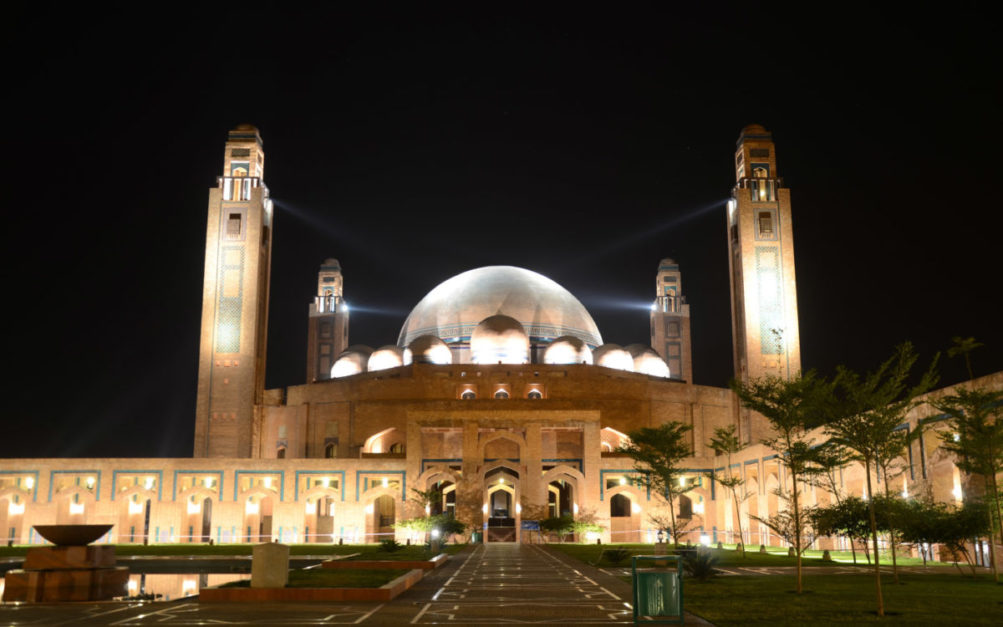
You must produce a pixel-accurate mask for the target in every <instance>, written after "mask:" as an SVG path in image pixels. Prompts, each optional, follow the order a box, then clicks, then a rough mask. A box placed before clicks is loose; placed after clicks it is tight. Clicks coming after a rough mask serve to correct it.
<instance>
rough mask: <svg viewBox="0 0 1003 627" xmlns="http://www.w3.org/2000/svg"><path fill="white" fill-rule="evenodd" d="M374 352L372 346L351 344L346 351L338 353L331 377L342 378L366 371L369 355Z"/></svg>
mask: <svg viewBox="0 0 1003 627" xmlns="http://www.w3.org/2000/svg"><path fill="white" fill-rule="evenodd" d="M372 353H373V349H372V348H370V347H368V346H364V345H362V344H356V345H354V346H349V347H348V349H347V350H345V352H343V353H342V354H340V355H338V359H337V360H335V362H334V365H333V366H331V378H332V379H340V378H341V377H350V376H352V375H353V374H359V373H360V372H365V371H366V366H367V365H368V363H369V356H370V355H371V354H372Z"/></svg>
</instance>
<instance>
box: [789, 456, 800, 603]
mask: <svg viewBox="0 0 1003 627" xmlns="http://www.w3.org/2000/svg"><path fill="white" fill-rule="evenodd" d="M791 485H792V486H793V489H792V490H791V503H792V504H793V505H794V553H795V559H796V561H795V562H794V564H795V570H796V571H797V577H798V583H797V588H796V590H797V593H798V594H801V591H802V589H801V512H800V510H799V509H798V476H797V475H796V474H794V473H791Z"/></svg>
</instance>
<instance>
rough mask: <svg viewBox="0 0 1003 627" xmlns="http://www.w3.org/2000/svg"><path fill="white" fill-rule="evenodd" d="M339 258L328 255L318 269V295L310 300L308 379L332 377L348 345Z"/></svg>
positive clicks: (345, 307) (346, 312)
mask: <svg viewBox="0 0 1003 627" xmlns="http://www.w3.org/2000/svg"><path fill="white" fill-rule="evenodd" d="M343 289H344V279H343V277H342V276H341V264H339V263H338V260H337V259H325V260H324V263H323V264H321V266H320V272H318V273H317V295H316V296H314V299H313V302H312V303H310V318H309V327H308V330H307V349H306V380H307V383H309V382H311V381H321V380H323V379H330V378H331V366H333V365H334V360H335V359H337V358H338V355H339V354H340V353H341V352H342V351H344V350H345V348H347V347H348V305H347V304H346V303H345V298H344V294H343Z"/></svg>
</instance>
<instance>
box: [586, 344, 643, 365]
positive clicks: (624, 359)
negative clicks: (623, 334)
mask: <svg viewBox="0 0 1003 627" xmlns="http://www.w3.org/2000/svg"><path fill="white" fill-rule="evenodd" d="M593 357H594V358H595V363H596V365H597V366H605V367H607V368H613V369H615V370H626V371H627V372H633V371H634V358H633V357H631V356H630V353H628V352H627V350H626V349H625V348H624V347H622V346H620V345H619V344H603V345H602V346H600V347H599V348H597V349H596V352H595V353H594V355H593Z"/></svg>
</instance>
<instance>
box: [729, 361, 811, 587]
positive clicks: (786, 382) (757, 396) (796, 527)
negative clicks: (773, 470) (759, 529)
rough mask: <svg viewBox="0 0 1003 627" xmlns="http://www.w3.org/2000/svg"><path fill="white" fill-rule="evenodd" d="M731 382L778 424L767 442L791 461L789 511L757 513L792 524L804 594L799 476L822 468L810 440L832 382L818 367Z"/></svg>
mask: <svg viewBox="0 0 1003 627" xmlns="http://www.w3.org/2000/svg"><path fill="white" fill-rule="evenodd" d="M731 388H732V389H733V390H734V391H735V394H737V395H738V398H739V400H740V401H741V402H742V405H743V406H744V407H747V408H748V409H751V410H753V411H755V412H758V413H759V414H761V415H762V416H763V417H764V418H766V419H767V420H768V421H769V422H770V425H771V426H772V427H773V432H774V435H773V436H772V437H769V438H765V439H763V441H762V442H763V444H765V445H766V446H768V447H770V448H772V449H773V450H775V451H776V452H777V454H778V457H779V459H780V462H781V463H782V464H783V465H784V466H786V467H787V470H788V474H789V475H790V478H791V492H790V494H789V495H788V494H787V493H786V492H785V490H784V488H785V486H784V485H781V487H780V488H779V489H778V491H777V495H778V496H780V497H782V498H783V499H784V500H785V501H787V502H789V503H790V506H791V511H790V513H789V514H784V515H781V514H778V515H777V517H776V520H773V518H774V517H771V518H770V519H767V520H762V519H757V520H760V521H761V522H763V523H764V524H766V525H767V526H770V527H771V528H774V529H775V528H777V527H780V528H783V527H785V526H787V525H789V526H790V527H791V532H790V537H791V539H792V540H793V546H794V550H795V554H796V556H797V562H796V569H795V571H796V573H797V593H798V594H801V592H802V584H801V555H802V554H803V553H804V550H805V549H806V548H807V546H806V545H805V544H804V539H805V533H804V527H805V526H806V524H807V523H808V522H809V521H808V519H807V517H806V515H805V513H804V512H803V511H802V507H801V503H800V495H801V493H800V489H799V487H798V483H799V482H802V483H803V482H805V481H806V480H807V479H808V478H809V477H811V476H812V475H814V474H816V473H817V472H818V470H817V467H816V466H814V465H813V464H812V461H811V460H812V450H811V441H810V440H807V441H806V433H807V431H808V428H809V425H814V424H815V423H816V421H818V420H819V419H820V417H821V416H822V405H821V403H822V402H823V401H824V400H825V399H826V398H827V397H828V396H829V390H830V384H829V383H828V382H827V381H825V380H824V379H822V378H820V377H819V376H817V375H816V374H815V373H813V372H808V373H807V374H803V375H802V374H799V375H797V376H795V377H793V378H791V379H781V378H779V377H763V378H759V379H753V380H752V381H749V382H748V383H743V382H741V381H732V383H731Z"/></svg>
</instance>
